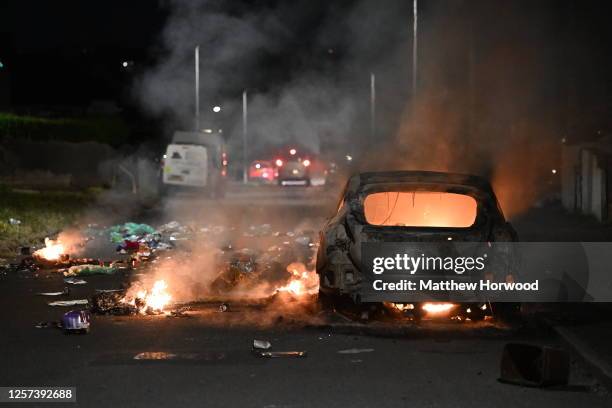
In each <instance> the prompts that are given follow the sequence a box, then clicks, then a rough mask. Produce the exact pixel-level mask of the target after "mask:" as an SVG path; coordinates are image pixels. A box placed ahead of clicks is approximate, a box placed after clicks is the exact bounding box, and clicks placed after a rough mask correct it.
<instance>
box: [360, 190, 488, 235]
mask: <svg viewBox="0 0 612 408" xmlns="http://www.w3.org/2000/svg"><path fill="white" fill-rule="evenodd" d="M363 207H364V213H365V217H366V221H367V222H368V223H369V224H372V225H381V226H405V227H442V228H467V227H470V226H472V225H473V224H474V221H476V212H477V208H478V205H477V203H476V200H475V199H474V198H473V197H470V196H468V195H465V194H456V193H446V192H433V191H431V192H430V191H385V192H380V193H372V194H369V195H368V196H367V197H366V198H365V200H364V205H363Z"/></svg>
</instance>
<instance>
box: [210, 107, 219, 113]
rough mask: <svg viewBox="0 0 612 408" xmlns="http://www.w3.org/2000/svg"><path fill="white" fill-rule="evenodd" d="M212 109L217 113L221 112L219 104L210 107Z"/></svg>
mask: <svg viewBox="0 0 612 408" xmlns="http://www.w3.org/2000/svg"><path fill="white" fill-rule="evenodd" d="M212 110H213V112H215V113H219V112H221V107H220V106H214V107H213V108H212Z"/></svg>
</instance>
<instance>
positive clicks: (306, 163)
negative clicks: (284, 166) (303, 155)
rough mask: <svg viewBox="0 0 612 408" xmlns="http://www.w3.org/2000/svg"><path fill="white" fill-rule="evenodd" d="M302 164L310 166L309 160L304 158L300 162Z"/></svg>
mask: <svg viewBox="0 0 612 408" xmlns="http://www.w3.org/2000/svg"><path fill="white" fill-rule="evenodd" d="M302 164H303V165H304V167H308V166H310V160H308V159H306V160H304V161H303V162H302Z"/></svg>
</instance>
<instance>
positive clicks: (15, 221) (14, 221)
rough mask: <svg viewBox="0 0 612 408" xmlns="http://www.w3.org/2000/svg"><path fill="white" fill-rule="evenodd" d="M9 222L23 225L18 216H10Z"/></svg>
mask: <svg viewBox="0 0 612 408" xmlns="http://www.w3.org/2000/svg"><path fill="white" fill-rule="evenodd" d="M9 224H11V225H21V220H18V219H17V218H9Z"/></svg>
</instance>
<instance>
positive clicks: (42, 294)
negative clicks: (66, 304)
mask: <svg viewBox="0 0 612 408" xmlns="http://www.w3.org/2000/svg"><path fill="white" fill-rule="evenodd" d="M69 294H70V290H68V288H64V290H62V291H61V292H40V293H37V295H39V296H68V295H69Z"/></svg>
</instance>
